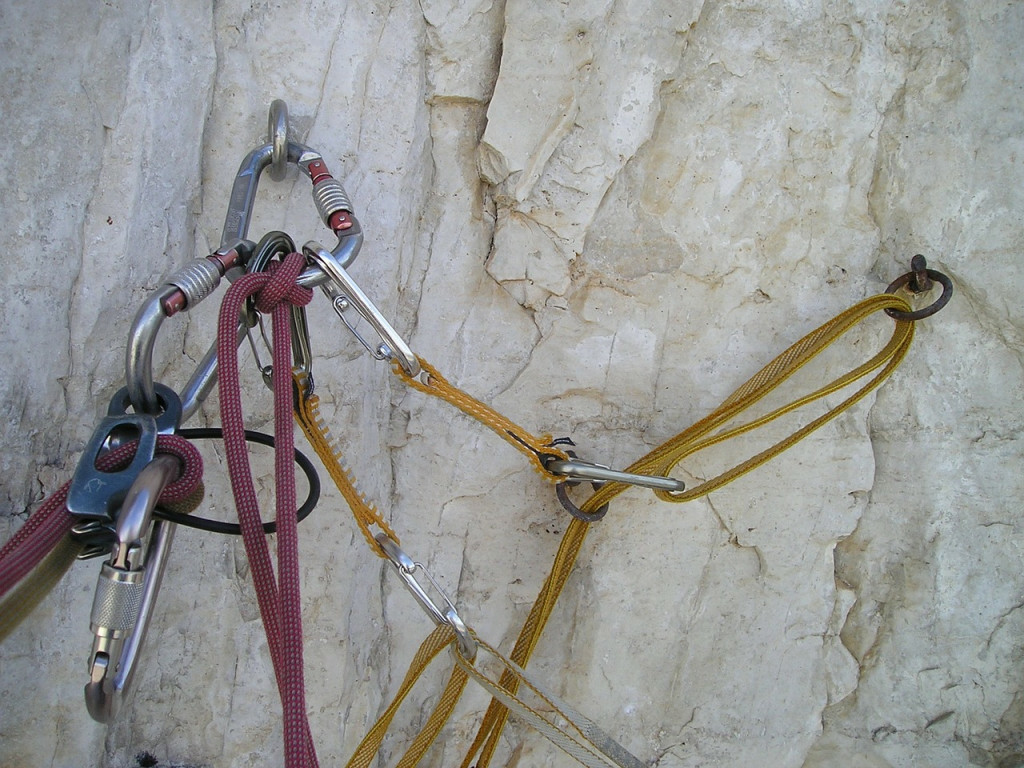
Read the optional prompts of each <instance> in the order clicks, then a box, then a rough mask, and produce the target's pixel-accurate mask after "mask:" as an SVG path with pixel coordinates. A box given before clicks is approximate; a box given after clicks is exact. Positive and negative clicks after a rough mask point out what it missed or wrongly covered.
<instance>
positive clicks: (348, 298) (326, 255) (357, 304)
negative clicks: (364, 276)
mask: <svg viewBox="0 0 1024 768" xmlns="http://www.w3.org/2000/svg"><path fill="white" fill-rule="evenodd" d="M302 252H303V254H305V256H306V258H307V259H309V260H310V261H312V262H313V264H314V265H315V267H316V268H317V269H319V270H320V271H321V272H323V274H325V275H326V276H327V278H328V279H327V280H326V281H325V282H324V283H322V284H321V286H320V288H321V289H322V290H323V292H324V293H325V294H326V295H327V298H328V299H330V301H331V306H332V307H334V311H335V312H336V313H337V314H338V317H340V318H341V320H342V322H343V323H345V326H346V327H347V328H348V329H349V330H350V331H351V332H352V335H353V336H355V337H356V339H357V340H358V341H359V343H360V344H362V345H363V346H364V347H366V349H367V351H369V353H370V354H371V355H373V356H374V357H375V358H377V359H378V360H396V361H398V364H399V365H400V366H402V370H404V371H405V372H406V373H407V374H408V375H409V376H414V377H415V376H418V375H419V372H420V362H419V360H417V359H416V355H415V354H413V351H412V350H411V349H410V348H409V345H408V344H406V342H405V339H403V338H402V337H401V336H399V335H398V331H396V330H395V329H394V327H392V325H391V323H389V322H388V320H387V318H386V317H384V315H383V314H381V311H380V310H379V309H377V307H376V306H375V305H374V303H373V302H372V301H370V298H369V297H368V296H367V295H366V294H365V293H363V291H362V289H361V288H360V287H359V286H358V285H357V284H356V281H355V280H353V279H352V277H351V275H349V273H348V272H346V271H345V267H344V265H342V264H341V263H340V262H338V260H337V259H336V258H335V257H334V254H333V253H331V252H330V251H328V250H327V249H326V248H324V247H323V246H322V245H320V244H319V243H316V242H313V241H310V242H308V243H306V244H305V245H304V246H303V247H302ZM350 310H355V312H356V313H357V314H358V315H359V316H360V317H362V318H363V319H364V320H365V321H366V322H367V323H369V324H370V326H371V327H372V328H373V330H374V332H375V333H376V334H377V336H378V338H380V343H379V344H371V343H370V342H368V341H367V340H366V339H365V338H363V336H362V334H360V333H359V330H358V329H357V327H356V325H355V323H354V322H353V321H352V320H350V319H349V315H350V314H351V313H350Z"/></svg>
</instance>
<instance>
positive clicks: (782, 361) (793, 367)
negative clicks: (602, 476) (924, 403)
mask: <svg viewBox="0 0 1024 768" xmlns="http://www.w3.org/2000/svg"><path fill="white" fill-rule="evenodd" d="M885 309H895V310H897V311H901V312H908V311H910V305H909V304H908V303H907V302H906V301H905V300H903V299H902V298H900V297H898V296H895V295H892V294H880V295H878V296H874V297H871V298H869V299H866V300H864V301H862V302H860V303H859V304H856V305H855V306H853V307H851V308H850V309H848V310H846V311H845V312H843V313H841V314H840V315H838V316H836V317H835V318H833V319H832V320H830V321H828V322H827V323H825V324H824V325H822V326H821V327H819V328H817V329H815V330H814V331H812V332H811V333H809V334H807V335H806V336H804V337H803V338H802V339H800V340H799V341H797V342H796V343H795V344H793V345H792V346H791V347H790V348H789V349H787V350H786V351H785V352H783V353H782V354H781V355H779V356H778V357H776V358H775V359H774V360H773V361H772V362H771V363H769V364H768V365H766V366H765V367H764V368H762V369H761V370H760V371H758V373H756V374H755V375H754V376H753V377H751V378H750V379H749V380H748V381H747V382H746V383H745V384H743V385H742V386H741V387H740V388H739V389H737V390H736V391H735V392H734V393H733V394H732V395H730V396H729V397H728V398H726V400H725V401H724V402H723V403H722V404H721V405H720V406H719V407H718V408H717V409H716V410H715V411H713V412H712V413H711V414H709V415H708V416H706V417H705V418H703V419H701V420H700V421H698V422H697V423H696V424H694V425H693V426H691V427H689V428H688V429H686V430H684V431H683V432H680V433H679V434H678V435H676V436H675V437H673V438H671V439H670V440H668V441H666V442H665V443H663V444H662V445H661V446H659V447H658V448H655V449H654V450H653V451H651V452H650V453H648V454H647V455H646V456H644V457H643V458H641V459H639V460H638V461H636V462H634V463H633V464H632V465H630V466H629V467H627V468H626V470H625V471H627V472H634V473H637V474H652V475H664V476H667V475H668V474H669V472H670V471H671V470H672V469H673V468H674V467H675V466H676V465H677V464H678V463H679V462H680V461H681V460H682V459H684V458H685V457H687V456H691V455H693V454H694V453H696V452H697V451H700V450H702V449H703V448H706V447H709V446H711V445H714V444H716V443H720V442H723V441H724V440H728V439H730V438H733V437H737V436H739V435H741V434H744V433H746V432H750V431H752V430H754V429H757V428H758V427H760V426H763V425H765V424H767V423H768V422H770V421H772V420H774V419H776V418H778V417H780V416H782V415H784V414H786V413H789V412H790V411H793V410H795V409H797V408H799V407H801V406H803V405H806V404H808V403H810V402H813V401H815V400H818V399H820V398H822V397H825V396H826V395H829V394H832V393H834V392H837V391H839V390H841V389H844V388H845V387H847V386H849V385H850V384H852V383H854V382H856V381H858V380H859V379H861V378H863V377H864V376H867V375H868V374H870V373H872V372H873V371H876V370H878V371H879V372H878V373H877V375H875V376H874V377H873V378H872V379H871V380H869V381H868V382H867V383H866V384H864V385H863V386H862V387H861V388H860V389H858V390H857V391H856V392H854V393H853V394H852V395H850V396H849V397H847V398H846V399H845V400H844V401H843V402H842V403H840V404H839V405H837V406H836V407H834V408H831V409H830V410H829V411H828V412H826V413H825V414H823V415H822V416H819V417H818V418H816V419H814V420H812V421H811V422H809V423H808V424H806V425H805V426H803V427H801V428H800V429H798V430H797V431H795V432H794V433H793V434H791V435H790V436H789V437H787V438H785V439H783V440H781V441H779V442H778V443H776V444H775V445H773V446H772V447H771V448H768V449H767V450H765V451H762V452H761V453H758V454H757V455H756V456H753V457H751V458H750V459H747V460H746V461H744V462H741V463H740V464H738V465H736V466H735V467H733V468H731V469H729V470H727V471H725V472H723V473H721V474H720V475H718V476H717V477H715V478H712V479H711V480H707V481H705V482H703V483H701V484H700V485H698V486H696V487H695V488H692V489H689V490H687V491H684V492H681V493H678V494H674V493H669V492H665V491H656V492H655V493H656V494H657V495H658V497H659V498H661V499H663V500H665V501H671V502H673V503H680V502H684V501H691V500H693V499H696V498H699V497H701V496H704V495H706V494H708V493H710V492H711V491H713V490H716V489H718V488H721V487H722V486H723V485H725V484H726V483H729V482H731V481H732V480H734V479H736V478H737V477H739V476H740V475H743V474H745V473H747V472H749V471H751V470H752V469H754V468H756V467H758V466H760V465H761V464H764V463H765V462H766V461H768V460H770V459H771V458H773V457H774V456H777V455H778V454H779V453H781V452H782V451H784V450H785V449H786V448H789V447H791V446H792V445H793V444H794V443H796V442H798V441H799V440H800V439H802V438H803V437H806V436H807V435H808V434H810V433H811V432H813V431H814V430H816V429H818V428H819V427H821V426H822V425H823V424H825V423H826V422H828V421H829V420H831V419H833V418H835V417H836V416H837V415H839V414H840V413H842V412H843V411H844V410H846V409H847V408H849V407H850V406H852V405H854V404H855V403H856V402H858V401H859V400H861V399H862V398H864V397H865V396H866V395H867V394H868V393H869V392H871V391H872V390H874V389H875V388H877V387H878V386H879V385H880V384H881V383H882V382H883V381H884V380H885V379H886V378H888V376H889V375H890V374H891V373H892V372H893V371H894V370H895V369H896V367H897V366H898V365H899V364H900V362H902V360H903V358H904V357H905V356H906V353H907V350H908V349H909V348H910V343H911V341H912V340H913V337H914V324H913V322H912V321H908V320H895V321H894V322H895V327H894V329H893V334H892V337H891V338H890V340H889V342H888V343H887V344H886V345H885V347H884V348H883V349H882V350H881V351H880V352H878V354H876V355H875V356H874V357H872V358H871V359H870V360H868V361H867V362H865V363H864V364H862V365H860V366H858V367H856V368H854V369H853V370H851V371H850V372H848V373H846V374H844V375H843V376H840V377H838V378H837V379H835V380H833V381H832V382H831V383H829V384H827V385H826V386H824V387H822V388H820V389H818V390H816V391H814V392H812V393H810V394H808V395H805V396H804V397H801V398H798V399H797V400H794V401H793V402H792V403H790V404H789V405H786V406H783V407H781V408H777V409H775V410H773V411H771V412H770V413H768V414H766V415H764V416H762V417H759V418H757V419H754V420H753V421H751V422H749V423H748V424H744V425H741V426H739V427H734V428H733V429H730V430H727V431H725V432H722V433H719V434H717V435H711V434H710V433H712V432H713V431H714V430H716V429H719V428H721V427H723V426H725V425H726V424H727V423H728V422H729V421H731V420H732V419H734V418H735V417H736V416H737V415H739V414H740V413H741V412H743V411H745V410H747V409H748V408H750V407H751V406H752V405H754V404H755V403H757V402H758V401H759V400H761V399H762V398H763V397H765V396H766V395H767V394H768V393H769V392H771V391H772V390H774V389H775V388H776V387H778V386H779V385H780V384H781V383H782V382H783V381H785V380H786V379H788V378H790V377H791V376H792V375H793V374H795V373H796V372H797V371H799V370H800V369H801V368H802V367H803V366H805V365H806V364H807V363H808V362H810V361H811V360H812V359H814V358H815V357H816V356H817V355H818V354H820V353H821V352H822V351H823V350H824V349H825V348H826V347H828V346H830V345H831V344H833V343H834V342H835V341H837V340H838V339H839V338H840V337H841V336H842V335H843V334H845V333H846V332H848V331H849V330H851V329H852V328H854V327H855V326H857V325H858V324H860V323H861V322H863V321H864V320H866V319H867V318H868V317H870V316H871V315H873V314H875V313H876V312H881V311H883V310H885ZM879 369H881V370H879ZM627 487H628V486H625V485H623V484H621V483H608V484H607V485H605V486H603V487H602V488H601V489H599V490H598V491H597V492H596V493H595V494H594V495H593V496H591V497H590V498H588V499H587V500H586V501H585V502H584V503H583V504H582V505H581V510H582V511H583V512H585V513H588V514H592V513H594V512H596V511H597V510H598V509H600V508H601V507H602V506H603V505H604V504H606V503H608V502H610V501H611V500H612V499H614V498H615V497H616V496H618V495H619V494H620V493H622V491H624V490H625V489H626V488H627ZM588 527H589V526H588V524H587V523H585V522H583V521H582V520H579V519H577V518H573V519H572V520H570V522H569V525H568V526H567V528H566V531H565V533H564V534H563V536H562V542H561V544H560V545H559V548H558V552H557V554H556V555H555V561H554V563H553V565H552V568H551V571H550V573H549V574H548V576H547V578H546V579H545V581H544V584H543V586H542V587H541V590H540V593H539V595H538V596H537V599H536V601H535V602H534V604H533V607H532V608H531V609H530V613H529V615H528V616H527V618H526V621H525V622H524V624H523V628H522V630H521V631H520V634H519V638H518V639H517V640H516V644H515V647H514V648H513V649H512V653H511V654H510V655H509V658H510V659H511V660H512V661H514V662H515V663H516V664H518V665H519V666H521V667H525V666H526V664H527V662H528V661H529V659H530V656H531V655H532V654H533V651H534V649H535V648H536V646H537V643H538V641H539V640H540V636H541V633H542V632H543V631H544V627H545V625H546V624H547V621H548V619H549V617H550V616H551V612H552V610H553V609H554V606H555V602H556V601H557V600H558V596H559V595H560V594H561V591H562V588H563V587H564V586H565V582H566V581H567V580H568V578H569V574H570V573H571V571H572V568H573V565H574V564H575V562H576V557H577V555H578V554H579V551H580V547H581V546H582V545H583V539H584V538H585V537H586V534H587V529H588ZM501 685H502V687H504V688H505V689H506V690H509V691H511V692H515V690H516V688H517V685H518V681H517V679H516V678H515V676H514V675H512V674H509V673H506V674H503V675H502V679H501ZM507 719H508V710H507V709H506V708H505V706H504V705H503V704H501V702H499V701H497V700H496V699H492V700H491V704H490V706H489V707H488V709H487V712H486V713H485V715H484V719H483V721H482V722H481V725H480V729H479V730H478V732H477V735H476V738H475V739H474V741H473V744H472V745H471V746H470V748H469V751H468V752H467V754H466V758H465V760H463V762H462V768H470V766H471V765H473V764H474V763H473V758H474V757H475V756H476V755H477V753H478V752H479V753H480V759H479V760H478V761H476V763H475V765H476V768H487V766H488V765H489V764H490V761H491V759H492V758H493V756H494V752H495V749H496V748H497V746H498V739H499V738H500V736H501V732H502V730H503V729H504V726H505V723H506V721H507Z"/></svg>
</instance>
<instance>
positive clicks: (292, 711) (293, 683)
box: [217, 253, 319, 768]
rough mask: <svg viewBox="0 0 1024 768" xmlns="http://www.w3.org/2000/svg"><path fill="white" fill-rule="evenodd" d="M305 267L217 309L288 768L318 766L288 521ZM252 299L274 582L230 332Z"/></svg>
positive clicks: (223, 390)
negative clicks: (268, 357) (270, 351)
mask: <svg viewBox="0 0 1024 768" xmlns="http://www.w3.org/2000/svg"><path fill="white" fill-rule="evenodd" d="M304 265H305V260H304V259H303V257H302V255H301V254H298V253H292V254H289V255H288V256H286V257H285V259H284V261H282V262H271V263H270V264H269V265H268V270H267V271H266V272H257V273H253V274H249V275H245V276H244V277H242V278H240V279H239V280H237V281H236V282H235V283H234V284H233V285H232V286H231V288H230V289H229V290H228V292H227V294H226V295H225V297H224V301H223V303H222V304H221V307H220V318H219V324H218V327H217V358H218V366H219V369H220V372H219V380H220V385H219V393H220V410H221V421H222V422H223V428H224V450H225V453H226V456H227V463H228V471H229V473H230V477H231V489H232V492H233V493H234V497H235V506H236V507H237V508H238V522H239V525H240V526H241V528H242V538H243V540H244V542H245V551H246V554H247V556H248V558H249V565H250V569H251V571H252V580H253V584H254V586H255V587H256V598H257V602H258V603H259V606H260V615H261V616H262V618H263V628H264V630H265V631H266V633H267V645H268V646H269V648H270V658H271V660H272V661H273V664H274V674H275V675H276V677H277V686H278V690H279V691H280V694H281V705H282V707H283V710H284V756H285V765H286V766H288V768H317V766H318V765H319V763H318V761H317V757H316V750H315V748H314V746H313V738H312V735H311V733H310V730H309V720H308V719H307V717H306V692H305V679H304V672H303V661H302V613H301V603H300V594H299V551H298V528H297V520H296V517H295V505H296V497H295V467H294V464H293V463H292V461H293V455H294V450H295V447H294V446H295V439H294V432H293V427H292V380H291V360H292V353H291V310H290V305H298V306H305V305H306V304H308V303H309V302H310V300H311V299H312V298H313V292H312V291H310V290H309V289H308V288H302V287H301V286H299V285H297V284H296V282H295V281H296V279H297V278H298V276H299V274H300V272H301V271H302V268H303V266H304ZM253 294H256V308H257V309H258V310H259V311H260V312H262V313H264V314H270V315H271V317H272V319H273V325H272V328H273V336H274V341H273V347H274V372H273V387H274V473H275V479H276V489H277V493H276V509H277V562H278V576H279V578H275V575H274V566H273V563H272V562H271V559H270V550H269V548H268V546H267V540H266V535H265V534H264V532H263V520H262V518H261V517H260V510H259V503H258V501H257V499H256V490H255V487H254V485H253V481H252V472H251V470H250V467H249V454H248V450H247V448H246V444H245V424H244V422H243V419H242V398H241V392H240V391H239V377H238V347H237V339H238V336H237V329H238V317H239V313H240V312H241V309H242V304H243V303H244V302H245V300H246V299H247V298H248V297H249V296H252V295H253Z"/></svg>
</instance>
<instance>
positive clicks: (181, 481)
mask: <svg viewBox="0 0 1024 768" xmlns="http://www.w3.org/2000/svg"><path fill="white" fill-rule="evenodd" d="M138 445H139V444H138V441H132V442H130V443H125V444H124V445H121V446H118V447H117V448H115V449H113V450H112V451H110V452H109V453H105V454H103V455H102V456H100V457H99V458H98V459H97V460H96V468H97V469H99V470H100V471H103V472H114V471H117V470H120V469H124V468H125V467H127V466H128V465H129V464H131V462H132V459H134V458H135V451H136V449H137V448H138ZM156 452H157V453H166V454H169V455H171V456H176V457H177V458H178V460H179V461H180V462H181V474H180V475H179V476H178V478H177V479H176V480H175V481H174V482H172V483H171V484H170V485H168V486H167V488H165V489H164V492H163V493H162V494H160V501H161V502H163V503H165V504H170V503H173V502H176V501H183V500H184V499H186V498H188V497H189V496H190V495H191V494H192V493H193V492H194V491H195V489H196V488H197V487H198V486H199V481H200V480H202V478H203V457H202V456H200V455H199V451H198V450H196V448H195V446H194V445H192V444H191V443H190V442H189V441H188V440H186V439H185V438H183V437H178V436H176V435H159V436H158V437H157V440H156ZM70 487H71V483H70V482H67V483H65V484H64V485H63V486H61V487H60V488H59V489H57V490H56V491H54V492H53V493H52V494H50V495H49V496H48V497H47V498H46V500H45V501H44V502H43V504H42V506H40V507H39V509H37V510H36V511H35V512H34V513H33V514H32V516H31V517H29V519H28V520H27V521H25V524H24V525H23V526H21V528H19V529H18V531H17V533H15V534H14V536H12V537H11V538H10V540H9V541H8V542H7V543H6V544H4V545H3V547H0V597H3V596H4V595H5V594H7V592H8V591H9V590H10V589H11V588H12V587H14V585H15V584H17V583H18V582H19V581H21V580H22V579H23V578H25V576H27V575H28V573H29V572H30V571H31V570H32V569H33V568H35V567H36V566H37V565H38V564H39V562H40V561H41V560H42V559H43V558H44V557H46V555H47V554H48V553H49V552H50V550H52V549H53V548H54V547H55V546H57V543H58V542H59V541H60V540H61V539H62V538H63V537H64V536H66V535H67V534H68V533H69V532H70V531H71V526H72V525H74V524H75V523H76V522H78V520H79V519H78V518H76V517H74V516H73V515H72V514H71V513H70V512H68V508H67V500H68V489H69V488H70Z"/></svg>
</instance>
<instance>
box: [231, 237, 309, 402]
mask: <svg viewBox="0 0 1024 768" xmlns="http://www.w3.org/2000/svg"><path fill="white" fill-rule="evenodd" d="M294 250H295V243H293V242H292V239H291V238H290V237H288V235H286V234H285V233H284V232H268V233H267V234H266V235H264V236H263V239H262V240H260V242H259V244H258V245H257V246H256V251H255V253H254V254H253V257H252V259H250V260H249V264H248V266H247V267H246V271H247V272H262V271H264V270H265V269H266V268H267V264H269V263H270V261H271V259H273V258H274V257H275V256H281V257H283V256H286V255H288V254H289V253H292V252H293V251H294ZM246 312H247V313H248V315H249V319H247V320H246V325H247V326H248V328H247V330H246V335H247V337H248V339H249V345H250V346H251V347H252V353H253V356H254V357H255V358H256V365H258V366H259V369H260V373H261V374H262V375H263V383H264V384H266V385H267V387H268V388H273V373H274V366H273V365H271V364H269V363H268V364H267V365H264V364H263V361H262V359H261V358H260V353H259V350H258V349H257V348H256V342H255V341H253V338H252V327H253V326H256V325H259V328H260V335H261V336H262V337H263V344H264V345H265V346H266V348H267V350H268V351H269V352H271V358H273V348H272V347H271V345H270V342H269V341H268V340H267V335H266V332H265V329H264V328H263V321H262V318H260V317H259V313H258V312H257V311H256V308H255V303H254V302H252V301H251V300H250V302H248V303H247V306H246ZM291 313H292V321H291V336H292V372H293V373H296V374H304V375H305V376H306V378H307V380H308V382H309V384H308V386H307V391H306V394H307V396H308V395H311V394H313V350H312V347H311V346H310V343H309V323H308V322H307V320H306V308H305V307H300V306H296V305H294V304H293V305H292V308H291Z"/></svg>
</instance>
